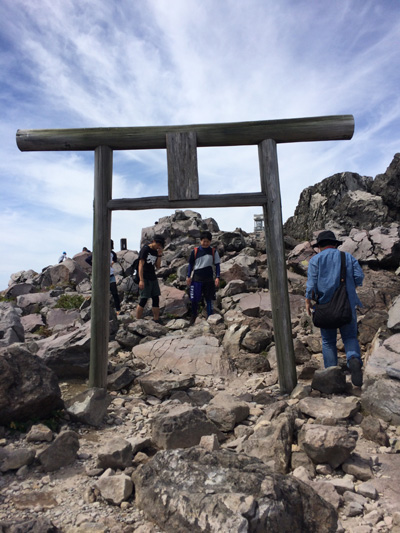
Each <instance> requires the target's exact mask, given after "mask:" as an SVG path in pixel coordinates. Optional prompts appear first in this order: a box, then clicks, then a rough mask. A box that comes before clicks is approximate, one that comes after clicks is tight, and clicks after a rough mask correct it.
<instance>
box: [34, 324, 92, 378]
mask: <svg viewBox="0 0 400 533" xmlns="http://www.w3.org/2000/svg"><path fill="white" fill-rule="evenodd" d="M37 346H38V351H37V355H38V357H40V359H42V361H43V362H44V363H45V364H46V365H47V366H48V367H49V368H51V369H52V370H54V372H55V373H56V374H57V376H58V377H59V378H81V377H83V378H86V377H88V375H89V362H90V322H88V323H86V324H85V325H83V326H80V327H77V328H76V329H74V330H73V331H68V332H67V333H56V334H55V335H52V336H51V337H47V338H45V339H41V340H40V341H38V342H37Z"/></svg>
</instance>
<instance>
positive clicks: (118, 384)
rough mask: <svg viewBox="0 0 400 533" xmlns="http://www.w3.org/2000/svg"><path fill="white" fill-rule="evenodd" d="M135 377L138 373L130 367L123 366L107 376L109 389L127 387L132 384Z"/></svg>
mask: <svg viewBox="0 0 400 533" xmlns="http://www.w3.org/2000/svg"><path fill="white" fill-rule="evenodd" d="M135 377H136V374H135V373H134V372H133V371H132V370H131V369H130V368H129V367H127V366H123V367H122V368H120V369H119V370H117V371H116V372H113V373H112V374H109V375H108V376H107V389H108V390H114V391H116V390H121V389H126V388H127V387H129V385H131V383H132V381H133V380H134V379H135Z"/></svg>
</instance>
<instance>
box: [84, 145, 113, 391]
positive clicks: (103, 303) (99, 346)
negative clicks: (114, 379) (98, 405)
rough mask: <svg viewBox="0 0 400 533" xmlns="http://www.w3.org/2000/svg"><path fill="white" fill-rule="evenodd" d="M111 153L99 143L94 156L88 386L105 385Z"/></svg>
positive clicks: (108, 292) (108, 298)
mask: <svg viewBox="0 0 400 533" xmlns="http://www.w3.org/2000/svg"><path fill="white" fill-rule="evenodd" d="M112 166H113V152H112V150H111V149H110V148H109V147H108V146H99V147H98V148H96V150H95V158H94V206H93V261H92V307H91V337H90V369H89V386H90V387H100V388H106V387H107V367H108V341H109V329H110V327H109V313H110V253H111V211H110V210H109V209H108V208H107V202H108V201H109V200H110V198H111V191H112Z"/></svg>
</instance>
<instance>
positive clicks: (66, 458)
mask: <svg viewBox="0 0 400 533" xmlns="http://www.w3.org/2000/svg"><path fill="white" fill-rule="evenodd" d="M78 450H79V437H78V435H77V433H75V431H70V430H68V431H64V432H62V433H60V434H59V435H58V437H57V438H56V439H55V440H54V442H52V443H51V444H50V445H49V446H48V447H47V448H46V449H45V450H43V451H41V452H40V453H39V454H38V456H37V458H38V460H39V462H40V464H41V465H42V467H43V469H44V471H45V472H53V471H54V470H58V469H59V468H61V467H62V466H66V465H69V464H71V463H73V462H74V461H75V460H76V456H77V453H78Z"/></svg>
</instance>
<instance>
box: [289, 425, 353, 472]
mask: <svg viewBox="0 0 400 533" xmlns="http://www.w3.org/2000/svg"><path fill="white" fill-rule="evenodd" d="M357 439H358V433H357V431H355V430H351V429H347V428H345V427H331V426H323V425H320V424H305V425H304V426H303V427H302V428H301V430H300V432H299V436H298V443H299V446H300V448H301V449H303V450H304V451H305V452H306V454H307V455H308V456H309V457H310V458H311V459H312V461H313V462H314V463H315V464H318V463H328V464H329V465H330V466H331V467H332V468H337V467H338V466H340V465H341V464H342V463H344V462H345V461H346V460H347V459H348V458H349V457H350V454H351V452H352V451H353V450H354V448H355V447H356V443H357Z"/></svg>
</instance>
